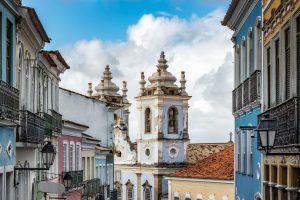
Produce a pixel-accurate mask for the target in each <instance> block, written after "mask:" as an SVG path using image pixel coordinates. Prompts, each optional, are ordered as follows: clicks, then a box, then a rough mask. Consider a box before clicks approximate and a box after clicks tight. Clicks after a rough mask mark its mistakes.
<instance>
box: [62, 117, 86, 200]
mask: <svg viewBox="0 0 300 200" xmlns="http://www.w3.org/2000/svg"><path fill="white" fill-rule="evenodd" d="M87 128H88V126H86V125H83V124H78V123H76V122H72V121H68V120H63V125H62V135H61V137H59V141H58V152H61V153H59V154H58V174H61V177H59V178H60V182H62V181H63V178H64V177H65V176H68V175H70V176H71V177H72V181H71V185H70V187H69V188H66V191H65V193H64V196H66V197H68V199H72V200H80V199H81V184H82V183H83V170H82V157H81V151H82V150H81V148H82V133H83V132H84V131H86V129H87Z"/></svg>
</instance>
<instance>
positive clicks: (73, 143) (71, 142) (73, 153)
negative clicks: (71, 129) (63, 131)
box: [69, 141, 76, 171]
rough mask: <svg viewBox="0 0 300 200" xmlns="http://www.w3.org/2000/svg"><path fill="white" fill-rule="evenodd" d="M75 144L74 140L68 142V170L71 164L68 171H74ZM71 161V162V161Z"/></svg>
mask: <svg viewBox="0 0 300 200" xmlns="http://www.w3.org/2000/svg"><path fill="white" fill-rule="evenodd" d="M71 147H72V160H70V159H71ZM75 152H76V145H75V142H74V141H70V144H69V170H70V166H71V164H72V170H70V171H75V170H76V169H75V156H76V153H75ZM71 162H72V163H71Z"/></svg>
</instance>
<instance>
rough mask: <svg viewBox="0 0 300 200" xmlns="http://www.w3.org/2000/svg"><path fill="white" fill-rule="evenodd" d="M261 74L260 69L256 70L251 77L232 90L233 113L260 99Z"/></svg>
mask: <svg viewBox="0 0 300 200" xmlns="http://www.w3.org/2000/svg"><path fill="white" fill-rule="evenodd" d="M260 76H261V75H260V71H259V70H256V71H255V72H254V73H253V74H252V75H251V76H250V77H249V78H247V79H246V80H245V81H244V82H243V83H241V84H240V85H239V86H238V87H237V88H236V89H235V90H233V91H232V112H233V113H236V112H237V111H239V110H241V109H243V108H244V107H246V106H249V105H251V104H253V103H256V102H257V101H259V100H260V80H261V77H260Z"/></svg>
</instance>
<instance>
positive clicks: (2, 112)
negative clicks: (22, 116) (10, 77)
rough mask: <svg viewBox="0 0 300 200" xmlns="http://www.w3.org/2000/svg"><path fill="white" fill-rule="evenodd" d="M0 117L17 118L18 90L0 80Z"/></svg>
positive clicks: (6, 118) (12, 119)
mask: <svg viewBox="0 0 300 200" xmlns="http://www.w3.org/2000/svg"><path fill="white" fill-rule="evenodd" d="M0 119H5V120H11V121H14V120H18V119H19V90H18V89H16V88H14V87H12V86H11V85H9V84H8V83H6V82H4V81H2V80H0Z"/></svg>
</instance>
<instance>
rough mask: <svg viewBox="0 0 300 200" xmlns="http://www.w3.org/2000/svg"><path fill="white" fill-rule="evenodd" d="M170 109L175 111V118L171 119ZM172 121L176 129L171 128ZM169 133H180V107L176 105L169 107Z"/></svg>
mask: <svg viewBox="0 0 300 200" xmlns="http://www.w3.org/2000/svg"><path fill="white" fill-rule="evenodd" d="M170 111H173V119H170ZM171 120H172V121H171ZM171 122H172V123H173V128H174V130H170V128H171V126H170V123H171ZM168 133H169V134H178V109H177V108H176V106H170V107H169V109H168Z"/></svg>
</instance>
